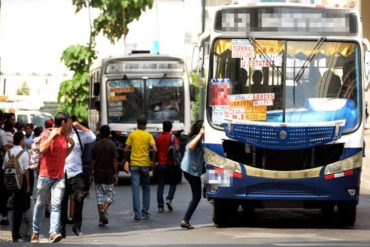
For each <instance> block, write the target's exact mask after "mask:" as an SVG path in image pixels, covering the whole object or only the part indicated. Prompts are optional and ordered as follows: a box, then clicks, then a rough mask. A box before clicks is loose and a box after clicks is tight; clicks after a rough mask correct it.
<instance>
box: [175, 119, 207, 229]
mask: <svg viewBox="0 0 370 247" xmlns="http://www.w3.org/2000/svg"><path fill="white" fill-rule="evenodd" d="M203 136H204V128H203V120H198V121H196V122H195V123H194V124H193V125H192V127H191V131H190V139H189V142H188V144H187V145H186V149H185V154H184V158H183V159H182V162H181V170H182V171H183V172H184V176H185V178H186V180H188V182H189V184H190V188H191V193H192V199H191V201H190V203H189V206H188V209H187V211H186V213H185V216H184V218H183V219H182V221H181V224H180V226H181V228H185V229H194V227H193V226H192V225H190V222H189V221H190V218H191V216H192V215H193V213H194V211H195V209H196V208H197V206H198V204H199V201H200V199H201V196H202V182H201V179H200V177H201V175H202V170H203V167H204V150H203V145H202V140H203Z"/></svg>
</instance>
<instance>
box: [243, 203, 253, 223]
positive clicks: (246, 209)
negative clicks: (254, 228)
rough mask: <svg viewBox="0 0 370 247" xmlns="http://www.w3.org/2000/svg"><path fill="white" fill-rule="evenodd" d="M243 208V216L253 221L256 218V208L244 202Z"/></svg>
mask: <svg viewBox="0 0 370 247" xmlns="http://www.w3.org/2000/svg"><path fill="white" fill-rule="evenodd" d="M242 208H243V216H244V217H245V219H246V220H251V219H252V218H253V217H254V212H255V206H254V205H251V204H250V203H247V202H244V203H242Z"/></svg>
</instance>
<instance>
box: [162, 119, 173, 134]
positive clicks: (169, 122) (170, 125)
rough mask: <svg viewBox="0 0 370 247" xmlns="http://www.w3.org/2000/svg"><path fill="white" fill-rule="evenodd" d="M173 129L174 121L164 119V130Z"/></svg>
mask: <svg viewBox="0 0 370 247" xmlns="http://www.w3.org/2000/svg"><path fill="white" fill-rule="evenodd" d="M171 130H172V123H171V121H163V131H164V132H170V131H171Z"/></svg>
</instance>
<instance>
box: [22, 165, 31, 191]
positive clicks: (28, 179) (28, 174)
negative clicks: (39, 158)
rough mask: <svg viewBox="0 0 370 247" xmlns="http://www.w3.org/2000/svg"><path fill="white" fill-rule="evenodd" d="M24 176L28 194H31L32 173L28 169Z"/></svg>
mask: <svg viewBox="0 0 370 247" xmlns="http://www.w3.org/2000/svg"><path fill="white" fill-rule="evenodd" d="M24 176H25V178H26V192H27V193H30V192H31V186H30V173H29V171H28V169H27V170H26V171H25V173H24Z"/></svg>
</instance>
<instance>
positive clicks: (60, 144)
mask: <svg viewBox="0 0 370 247" xmlns="http://www.w3.org/2000/svg"><path fill="white" fill-rule="evenodd" d="M71 125H72V120H71V118H70V115H69V114H68V113H65V112H59V113H58V114H57V115H56V116H55V120H54V128H53V129H52V130H45V131H44V133H43V134H42V136H41V141H40V152H41V154H42V156H41V160H40V173H39V178H38V181H37V201H36V204H35V208H34V213H33V224H32V228H33V233H32V237H31V243H38V241H39V233H40V226H41V217H42V215H43V212H44V210H43V209H44V207H45V204H46V201H47V198H48V194H49V192H50V191H51V215H50V231H49V233H50V236H49V242H51V243H54V242H58V241H60V240H61V239H62V235H61V234H60V233H59V225H60V209H61V202H62V198H63V193H64V187H65V184H64V163H65V160H66V157H67V156H68V154H69V153H70V152H71V150H72V149H73V147H74V141H73V139H72V138H71V137H70V136H69V135H68V130H69V129H70V128H71Z"/></svg>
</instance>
